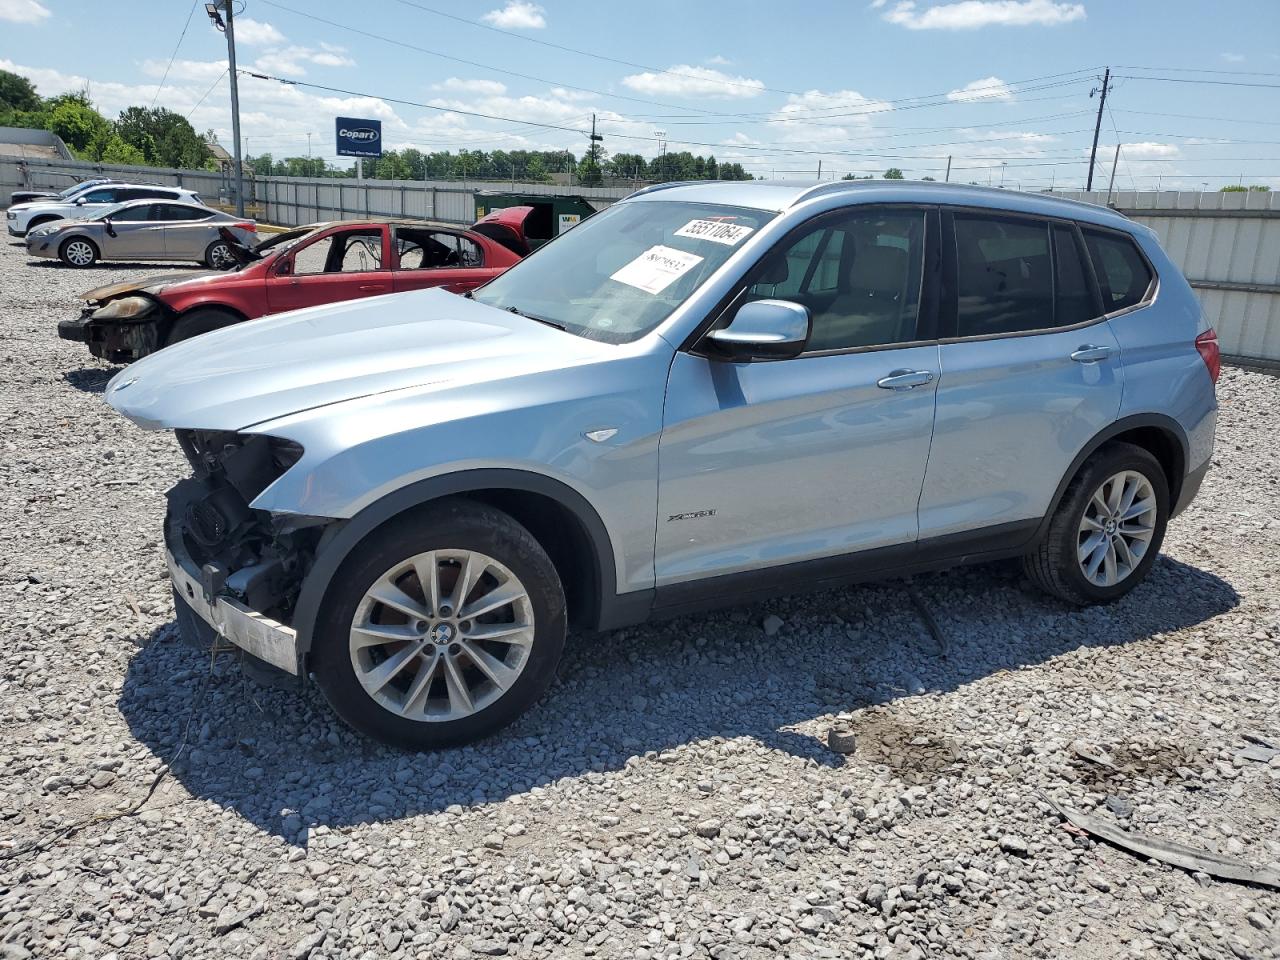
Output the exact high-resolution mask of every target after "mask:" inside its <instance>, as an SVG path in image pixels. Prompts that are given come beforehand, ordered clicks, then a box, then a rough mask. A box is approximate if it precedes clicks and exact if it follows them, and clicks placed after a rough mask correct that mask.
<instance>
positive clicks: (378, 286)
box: [360, 283, 387, 293]
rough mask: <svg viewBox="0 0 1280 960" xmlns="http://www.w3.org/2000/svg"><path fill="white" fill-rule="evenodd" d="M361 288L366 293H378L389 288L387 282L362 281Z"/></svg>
mask: <svg viewBox="0 0 1280 960" xmlns="http://www.w3.org/2000/svg"><path fill="white" fill-rule="evenodd" d="M360 289H361V290H363V291H364V292H365V293H376V292H378V291H379V290H385V289H387V285H386V284H385V283H362V284H360Z"/></svg>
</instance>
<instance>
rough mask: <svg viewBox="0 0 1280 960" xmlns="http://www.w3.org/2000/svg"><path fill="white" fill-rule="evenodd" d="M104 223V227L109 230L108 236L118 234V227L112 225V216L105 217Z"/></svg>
mask: <svg viewBox="0 0 1280 960" xmlns="http://www.w3.org/2000/svg"><path fill="white" fill-rule="evenodd" d="M102 225H103V228H104V229H105V230H106V231H107V236H108V237H114V236H115V235H116V228H115V227H113V226H112V225H111V218H110V217H103V218H102Z"/></svg>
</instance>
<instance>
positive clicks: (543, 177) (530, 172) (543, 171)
mask: <svg viewBox="0 0 1280 960" xmlns="http://www.w3.org/2000/svg"><path fill="white" fill-rule="evenodd" d="M524 175H525V179H527V180H531V181H533V182H534V183H544V182H546V181H547V180H550V179H551V175H550V174H549V173H547V164H546V162H545V161H544V160H543V159H542V157H541V156H539V155H538V154H536V153H535V154H534V155H533V156H531V157H530V158H529V163H528V165H527V166H526V167H525V168H524Z"/></svg>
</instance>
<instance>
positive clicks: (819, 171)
mask: <svg viewBox="0 0 1280 960" xmlns="http://www.w3.org/2000/svg"><path fill="white" fill-rule="evenodd" d="M818 182H819V183H821V182H822V158H821V157H819V158H818Z"/></svg>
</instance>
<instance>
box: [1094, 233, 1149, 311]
mask: <svg viewBox="0 0 1280 960" xmlns="http://www.w3.org/2000/svg"><path fill="white" fill-rule="evenodd" d="M1084 242H1085V245H1086V246H1088V248H1089V257H1090V259H1091V260H1093V270H1094V273H1096V274H1097V275H1098V286H1099V287H1100V288H1101V289H1102V303H1103V309H1105V310H1106V312H1107V313H1114V312H1115V311H1117V310H1125V309H1127V308H1129V307H1133V306H1137V305H1138V304H1139V303H1142V301H1144V300H1146V299H1147V296H1148V294H1149V292H1150V290H1151V284H1152V281H1154V280H1155V277H1153V276H1152V275H1151V268H1150V267H1148V266H1147V261H1146V260H1145V259H1144V258H1143V256H1142V254H1141V253H1139V252H1138V247H1137V244H1135V243H1134V242H1133V240H1132V239H1130V238H1129V237H1126V236H1124V235H1122V234H1117V233H1103V232H1101V231H1098V230H1085V231H1084Z"/></svg>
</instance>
